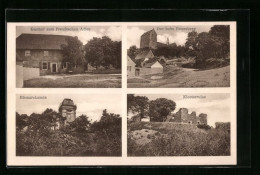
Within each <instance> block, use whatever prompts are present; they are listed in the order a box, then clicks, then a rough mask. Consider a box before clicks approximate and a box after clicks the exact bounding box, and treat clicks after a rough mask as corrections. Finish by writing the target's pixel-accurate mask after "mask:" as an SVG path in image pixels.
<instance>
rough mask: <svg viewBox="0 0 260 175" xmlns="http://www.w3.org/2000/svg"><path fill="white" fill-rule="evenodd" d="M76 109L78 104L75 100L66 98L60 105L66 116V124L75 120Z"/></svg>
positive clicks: (62, 112)
mask: <svg viewBox="0 0 260 175" xmlns="http://www.w3.org/2000/svg"><path fill="white" fill-rule="evenodd" d="M76 109H77V106H76V105H75V104H74V102H73V100H71V99H67V98H65V99H64V100H63V101H62V103H61V105H60V107H59V112H60V114H61V115H62V117H65V118H66V120H65V124H67V123H68V122H73V121H74V120H75V119H76Z"/></svg>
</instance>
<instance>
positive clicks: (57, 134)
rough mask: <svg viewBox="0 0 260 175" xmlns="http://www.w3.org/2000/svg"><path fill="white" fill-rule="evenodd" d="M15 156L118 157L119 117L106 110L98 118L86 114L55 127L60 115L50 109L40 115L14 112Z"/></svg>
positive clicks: (119, 138) (61, 119) (61, 118)
mask: <svg viewBox="0 0 260 175" xmlns="http://www.w3.org/2000/svg"><path fill="white" fill-rule="evenodd" d="M16 118H17V120H16V121H17V125H16V128H17V129H16V155H17V156H120V155H121V118H120V116H119V115H116V114H109V113H107V112H106V110H105V111H104V112H103V115H102V117H101V119H100V121H95V122H94V123H91V121H90V120H89V118H88V117H87V116H86V115H81V116H79V117H77V118H76V119H75V120H74V121H73V122H71V123H68V125H61V127H60V129H54V127H55V126H57V125H56V121H57V120H58V121H63V119H64V118H63V117H62V116H61V115H59V113H57V112H55V111H53V110H52V109H46V110H45V111H44V112H43V113H41V114H35V113H33V114H31V115H30V116H27V115H24V114H22V115H20V114H18V113H16Z"/></svg>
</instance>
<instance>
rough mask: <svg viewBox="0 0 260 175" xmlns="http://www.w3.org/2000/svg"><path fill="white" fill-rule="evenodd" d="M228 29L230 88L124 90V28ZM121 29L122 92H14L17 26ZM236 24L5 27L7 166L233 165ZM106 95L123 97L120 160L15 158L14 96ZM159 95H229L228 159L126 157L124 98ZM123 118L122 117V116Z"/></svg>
mask: <svg viewBox="0 0 260 175" xmlns="http://www.w3.org/2000/svg"><path fill="white" fill-rule="evenodd" d="M213 24H214V25H217V24H219V25H220V24H221V25H230V31H231V32H230V60H231V63H230V65H231V66H230V80H231V81H230V87H227V88H226V87H225V88H147V89H146V88H138V89H137V88H128V89H127V76H126V75H127V71H126V67H127V54H126V53H127V30H126V29H127V26H155V25H156V26H167V25H213ZM111 25H114V26H121V27H122V88H98V89H94V88H16V83H15V82H16V81H15V71H16V70H15V67H16V60H15V57H16V51H15V50H16V49H15V48H16V46H15V45H16V43H15V41H16V26H111ZM236 48H237V47H236V22H113V23H107V22H102V23H90V22H84V23H60V22H59V23H56V22H55V23H7V116H6V117H7V165H8V166H34V165H38V166H57V165H236V163H237V139H236V138H237V133H236V127H237V122H236V120H237V119H236V116H237V115H236V105H237V104H236V99H237V97H236V81H237V80H236ZM65 93H69V94H92V93H98V94H102V93H104V94H106V93H110V94H112V93H114V94H121V96H122V106H121V107H122V114H123V115H122V157H16V156H15V109H16V107H15V104H16V94H46V95H47V94H65ZM127 93H142V94H145V93H146V94H151V93H153V94H156V93H158V94H160V93H164V94H165V93H184V94H190V93H198V94H199V93H230V98H231V102H230V109H231V156H203V157H200V156H196V157H195V156H194V157H191V156H189V157H187V156H186V157H127V145H126V144H127V126H126V125H127V116H126V108H127V107H126V94H127ZM124 114H125V115H124Z"/></svg>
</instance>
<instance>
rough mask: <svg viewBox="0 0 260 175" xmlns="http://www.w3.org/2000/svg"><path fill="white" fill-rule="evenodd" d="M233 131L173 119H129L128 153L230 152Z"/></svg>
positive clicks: (193, 153) (177, 154)
mask: <svg viewBox="0 0 260 175" xmlns="http://www.w3.org/2000/svg"><path fill="white" fill-rule="evenodd" d="M228 155H230V134H229V132H227V131H224V130H221V129H214V128H211V129H209V130H204V129H199V128H197V126H196V125H189V124H177V123H172V122H149V123H144V122H135V123H128V156H228Z"/></svg>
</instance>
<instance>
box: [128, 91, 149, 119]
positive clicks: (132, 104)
mask: <svg viewBox="0 0 260 175" xmlns="http://www.w3.org/2000/svg"><path fill="white" fill-rule="evenodd" d="M148 107H149V99H148V98H147V97H145V96H134V95H133V94H127V113H129V112H133V113H136V112H137V113H138V114H139V115H140V117H141V118H143V117H144V115H145V113H146V112H147V110H148Z"/></svg>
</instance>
